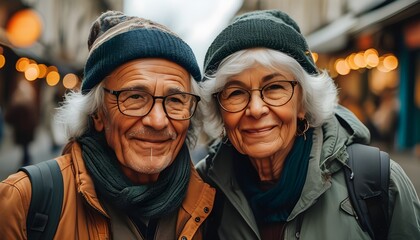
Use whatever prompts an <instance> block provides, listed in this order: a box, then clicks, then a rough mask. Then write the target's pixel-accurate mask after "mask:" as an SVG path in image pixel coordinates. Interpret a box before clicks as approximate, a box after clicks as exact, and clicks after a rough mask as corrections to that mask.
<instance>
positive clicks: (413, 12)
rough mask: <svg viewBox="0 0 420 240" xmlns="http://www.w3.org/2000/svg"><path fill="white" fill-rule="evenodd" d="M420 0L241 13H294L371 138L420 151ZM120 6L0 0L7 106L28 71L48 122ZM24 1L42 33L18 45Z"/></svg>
mask: <svg viewBox="0 0 420 240" xmlns="http://www.w3.org/2000/svg"><path fill="white" fill-rule="evenodd" d="M419 2H420V1H418V0H281V1H278V0H244V1H243V5H242V7H241V9H240V10H239V11H238V13H237V14H240V13H243V12H246V11H251V10H257V9H280V10H282V11H285V12H287V13H288V14H290V15H291V16H292V17H293V18H294V19H295V20H296V21H297V22H298V24H299V26H300V27H301V31H302V33H303V34H304V35H305V36H306V37H307V39H308V44H309V46H310V48H311V50H312V51H313V53H314V57H316V60H317V65H318V66H319V68H321V69H326V70H327V71H329V72H330V74H331V75H332V77H333V78H334V80H335V81H336V83H337V85H338V86H339V88H340V103H341V104H343V105H345V106H347V107H348V108H350V109H351V110H352V111H353V112H354V113H355V114H356V115H357V116H358V117H359V118H360V120H361V121H363V122H364V123H365V124H366V125H367V126H368V127H369V128H370V129H371V132H372V138H373V140H374V141H376V142H377V143H378V144H381V145H382V146H384V147H387V148H397V149H403V150H404V149H412V148H413V147H415V146H419V147H418V149H419V155H420V72H419V71H420V70H418V69H420V53H419V52H420V50H419V49H420V39H419V38H420V4H419ZM123 6H124V0H90V1H83V0H72V1H69V0H42V1H39V0H13V1H10V0H0V95H1V96H0V108H1V110H2V112H5V111H7V106H8V104H9V102H10V99H12V95H13V92H14V91H15V90H16V88H17V85H18V84H17V82H18V81H13V80H12V79H22V78H23V77H25V78H26V79H28V80H30V85H31V86H32V87H33V88H34V89H35V92H36V94H35V97H34V100H33V101H34V102H36V103H37V106H38V110H37V111H38V112H39V114H38V115H39V116H41V117H42V116H43V118H44V119H41V121H40V122H41V123H48V122H49V123H48V124H50V122H51V117H52V114H53V113H52V111H51V109H53V107H54V106H49V107H48V108H47V107H46V106H47V105H48V103H49V104H51V102H53V103H57V102H58V101H60V96H62V93H63V92H64V91H65V90H66V89H69V88H70V89H71V88H77V87H78V85H79V84H80V79H81V78H82V77H83V76H82V68H83V64H84V62H85V60H86V57H87V53H88V51H87V44H86V40H87V38H88V34H89V28H90V26H91V23H92V21H93V20H94V19H95V18H96V17H97V16H99V15H100V14H101V13H102V12H104V11H106V10H108V9H113V10H121V11H122V10H123ZM24 9H33V10H35V11H36V12H37V13H38V14H39V17H40V24H41V25H39V26H38V27H39V28H40V29H39V31H42V34H41V35H40V36H38V37H37V38H36V39H35V42H34V43H33V44H29V45H28V46H24V47H19V46H14V43H13V41H12V42H11V41H10V39H8V27H10V24H9V23H8V22H9V20H10V19H11V18H12V17H13V16H14V15H15V13H17V12H19V11H20V10H24ZM183 14H184V13H183ZM30 23H31V24H32V23H34V21H30ZM26 25H28V24H26ZM33 29H35V30H36V29H37V27H36V26H35V27H32V28H31V29H26V30H25V31H26V32H24V33H25V34H24V39H25V40H28V39H30V38H29V33H33V34H34V35H36V34H37V33H39V31H38V32H36V31H35V32H34V30H33ZM23 58H25V59H23ZM2 59H3V60H2ZM30 66H32V67H33V68H31V67H30ZM34 71H35V72H37V74H38V75H33V74H34V73H33V72H34ZM51 87H52V88H51ZM43 109H46V110H43Z"/></svg>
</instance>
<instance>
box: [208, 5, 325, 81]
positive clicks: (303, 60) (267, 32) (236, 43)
mask: <svg viewBox="0 0 420 240" xmlns="http://www.w3.org/2000/svg"><path fill="white" fill-rule="evenodd" d="M256 47H265V48H270V49H273V50H277V51H280V52H283V53H285V54H287V55H289V56H290V57H292V58H294V59H295V60H296V61H297V62H298V63H299V64H300V65H301V66H302V67H303V68H304V69H305V70H306V72H308V73H309V74H316V73H318V70H317V67H316V65H315V62H314V60H313V58H312V54H311V52H310V51H309V48H308V44H307V43H306V40H305V38H304V37H303V36H302V34H301V33H300V29H299V26H298V25H297V24H296V22H295V21H294V20H293V19H291V18H290V17H289V16H288V15H287V14H285V13H283V12H281V11H279V10H263V11H254V12H248V13H245V14H243V15H241V16H238V17H236V18H235V19H234V21H233V22H232V23H231V24H230V25H229V26H228V27H226V28H225V29H224V30H223V31H222V32H221V33H220V34H219V35H218V36H217V37H216V39H215V40H214V41H213V43H212V44H211V45H210V47H209V49H208V50H207V53H206V56H205V59H204V72H205V73H207V74H211V73H213V72H215V71H216V70H217V68H218V67H219V64H220V62H221V61H222V60H223V59H224V58H226V57H228V56H229V55H231V54H233V53H235V52H237V51H240V50H243V49H248V48H256Z"/></svg>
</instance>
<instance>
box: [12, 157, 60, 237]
mask: <svg viewBox="0 0 420 240" xmlns="http://www.w3.org/2000/svg"><path fill="white" fill-rule="evenodd" d="M19 170H20V171H24V172H25V173H26V174H27V175H28V176H29V178H30V180H31V186H32V197H31V203H30V205H29V211H28V217H27V219H26V227H27V231H28V239H29V240H32V239H53V238H54V235H55V232H56V230H57V226H58V222H59V221H60V215H61V207H62V203H63V188H64V187H63V177H62V175H61V170H60V167H59V166H58V163H57V161H55V160H54V159H52V160H48V161H44V162H40V163H38V164H35V165H30V166H26V167H22V168H20V169H19Z"/></svg>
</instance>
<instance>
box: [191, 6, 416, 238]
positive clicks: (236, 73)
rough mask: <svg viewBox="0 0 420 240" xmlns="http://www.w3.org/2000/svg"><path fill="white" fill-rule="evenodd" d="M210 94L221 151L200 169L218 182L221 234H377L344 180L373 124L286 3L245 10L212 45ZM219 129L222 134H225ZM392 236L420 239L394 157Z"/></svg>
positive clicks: (411, 197) (408, 189) (214, 224)
mask: <svg viewBox="0 0 420 240" xmlns="http://www.w3.org/2000/svg"><path fill="white" fill-rule="evenodd" d="M204 70H205V73H206V77H205V79H204V81H203V82H202V87H203V88H204V89H206V91H207V92H208V94H207V96H203V97H202V100H204V101H207V102H208V106H207V109H208V111H209V113H208V115H207V116H206V119H205V123H204V127H205V131H206V132H207V134H208V135H210V136H212V137H213V138H216V144H215V145H214V148H212V149H213V150H214V152H211V154H209V156H208V157H207V158H206V159H205V160H202V161H201V162H200V163H199V164H198V165H197V169H198V170H199V172H200V173H201V174H202V175H203V176H204V177H205V178H206V179H207V181H208V182H209V183H211V184H213V185H214V186H215V187H216V188H217V189H218V191H219V193H218V194H220V195H221V197H217V198H216V199H218V200H216V203H215V209H214V213H213V214H214V216H213V217H212V218H213V220H211V221H209V223H211V224H209V226H208V228H207V229H214V228H215V229H216V230H215V231H209V232H210V233H209V234H211V233H216V235H217V236H215V237H214V238H220V239H242V240H243V239H264V240H267V239H297V238H300V239H334V240H335V239H370V236H369V234H368V233H367V232H365V231H363V230H362V228H361V227H360V226H359V224H358V221H357V217H356V216H355V214H354V211H353V209H352V206H351V204H350V202H349V199H348V191H347V188H346V184H345V179H344V171H343V170H344V169H345V168H347V167H348V166H347V161H348V157H349V155H348V154H347V152H346V148H347V146H348V145H350V144H352V143H363V144H367V143H368V142H369V132H368V130H367V128H366V127H365V126H363V125H362V124H361V122H359V121H358V120H357V119H356V118H355V116H354V115H353V114H352V113H351V112H349V111H348V110H346V109H344V108H342V107H339V106H338V105H337V89H336V86H335V85H334V82H333V80H332V79H331V78H330V77H329V76H328V74H327V73H325V72H321V71H318V69H317V67H316V66H315V64H314V61H313V59H312V56H311V52H310V51H309V49H308V46H307V43H306V41H305V39H304V38H303V36H302V35H301V34H300V30H299V27H298V26H297V25H296V23H295V22H294V21H293V20H292V19H291V18H290V17H289V16H287V15H286V14H284V13H282V12H280V11H273V10H271V11H257V12H251V13H247V14H244V15H242V16H240V17H238V18H237V19H236V20H235V21H234V22H233V23H232V24H231V25H230V26H228V27H227V28H225V29H224V30H223V31H222V32H221V33H220V34H219V35H218V36H217V37H216V39H215V40H214V41H213V43H212V44H211V46H210V47H209V49H208V51H207V54H206V58H205V65H204ZM219 135H220V136H219ZM390 168H391V173H390V184H389V199H390V203H389V209H388V210H389V213H390V217H391V219H390V225H389V231H388V237H389V239H420V220H419V217H420V205H419V200H418V197H417V195H416V192H415V190H414V188H413V186H412V184H411V182H410V180H409V179H408V177H407V176H406V174H405V173H404V172H403V170H402V169H401V167H400V166H399V165H398V164H397V163H395V162H393V161H391V165H390Z"/></svg>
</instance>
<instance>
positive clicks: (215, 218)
mask: <svg viewBox="0 0 420 240" xmlns="http://www.w3.org/2000/svg"><path fill="white" fill-rule="evenodd" d="M214 155H215V152H212V151H210V153H209V155H207V157H206V158H205V160H204V162H203V163H201V164H202V165H201V166H200V167H199V168H197V172H198V173H199V175H200V177H201V178H202V179H203V180H204V182H206V183H208V184H210V185H211V186H212V187H214V188H215V189H216V195H215V198H214V203H213V210H212V212H211V213H210V215H209V216H208V217H207V218H206V221H205V222H204V227H203V239H204V240H206V239H209V240H218V239H220V238H219V236H218V228H219V226H220V223H221V220H222V214H223V208H224V203H225V195H224V193H223V192H222V191H221V190H220V189H219V188H218V187H217V185H216V184H215V183H214V181H213V180H211V179H210V178H209V177H208V171H209V168H210V166H211V164H212V163H211V162H212V159H213V158H214Z"/></svg>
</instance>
